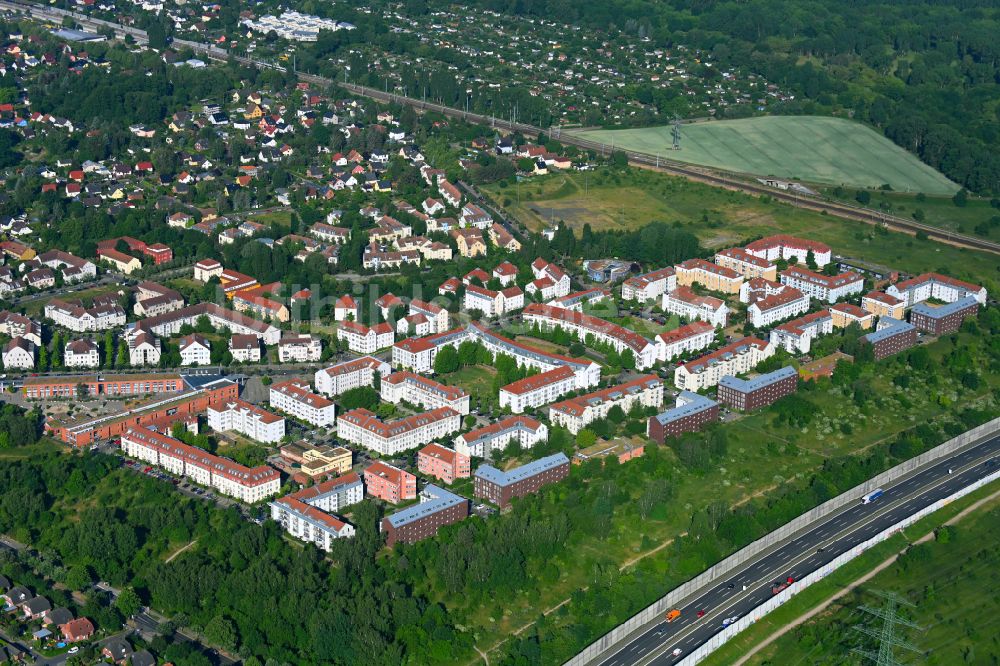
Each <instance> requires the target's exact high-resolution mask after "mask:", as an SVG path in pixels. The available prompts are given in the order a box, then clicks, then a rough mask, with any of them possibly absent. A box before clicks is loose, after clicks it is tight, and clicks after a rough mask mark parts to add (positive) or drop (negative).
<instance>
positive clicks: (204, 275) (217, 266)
mask: <svg viewBox="0 0 1000 666" xmlns="http://www.w3.org/2000/svg"><path fill="white" fill-rule="evenodd" d="M222 271H223V268H222V264H221V263H219V262H218V261H216V260H215V259H202V260H201V261H199V262H198V263H196V264H195V265H194V279H195V280H197V281H198V282H208V281H209V280H211V279H212V278H214V277H221V276H222Z"/></svg>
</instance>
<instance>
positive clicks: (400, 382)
mask: <svg viewBox="0 0 1000 666" xmlns="http://www.w3.org/2000/svg"><path fill="white" fill-rule="evenodd" d="M381 389H382V390H381V395H382V400H383V401H385V402H391V403H393V404H399V403H400V402H408V403H410V404H411V405H418V406H420V407H423V408H424V409H437V408H439V407H448V408H450V409H452V410H454V411H456V412H458V413H459V414H462V415H465V414H468V413H469V394H468V393H467V392H466V391H465V390H464V389H462V388H460V387H457V386H448V385H446V384H442V383H441V382H438V381H435V380H433V379H431V378H430V377H424V376H422V375H418V374H415V373H413V372H409V371H407V370H401V371H399V372H394V373H392V374H391V375H389V376H388V377H383V378H382V386H381Z"/></svg>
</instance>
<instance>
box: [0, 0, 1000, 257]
mask: <svg viewBox="0 0 1000 666" xmlns="http://www.w3.org/2000/svg"><path fill="white" fill-rule="evenodd" d="M0 8H3V9H8V10H12V11H22V12H28V13H30V14H31V15H32V16H35V17H38V18H42V19H44V20H49V21H60V20H61V19H62V18H63V17H66V16H68V17H71V18H73V19H74V20H75V21H77V22H79V23H81V24H82V25H85V26H91V27H94V28H97V29H100V28H111V29H113V30H115V31H116V33H120V34H127V35H131V36H132V37H133V39H135V40H136V41H137V42H139V43H145V42H146V41H147V39H146V33H145V32H144V31H143V30H140V29H138V28H133V27H130V26H123V25H120V24H117V23H112V22H110V21H104V20H101V19H95V18H92V17H89V16H86V15H83V14H78V13H76V12H71V11H66V10H62V9H56V8H53V7H43V6H39V5H36V4H34V3H30V2H26V1H25V0H0ZM174 43H175V44H176V45H178V46H185V47H188V48H190V49H192V50H193V51H195V52H196V53H201V54H204V55H205V56H206V57H208V58H210V59H212V60H218V61H226V60H230V59H232V60H236V61H237V62H240V63H242V64H245V65H250V66H252V67H257V68H261V69H273V70H276V71H281V72H287V68H285V67H283V66H281V65H279V64H277V63H273V62H268V61H264V60H258V59H254V58H249V57H246V56H240V55H236V54H232V53H229V52H228V51H226V50H225V49H221V48H219V47H217V46H213V45H211V44H207V43H199V42H194V41H190V40H184V39H175V40H174ZM295 75H296V76H297V77H298V78H299V79H300V80H302V81H305V82H307V83H312V84H315V85H317V86H322V87H324V88H326V89H329V88H330V87H332V86H339V87H341V88H343V89H345V90H347V91H349V92H351V93H354V94H356V95H361V96H364V97H369V98H371V99H375V100H378V101H382V102H389V103H395V104H406V105H409V106H412V107H414V108H415V109H419V110H424V111H434V112H437V113H440V114H442V115H445V116H447V117H449V118H456V119H463V120H467V121H469V122H473V123H476V124H481V125H488V126H489V127H494V128H497V129H501V130H507V131H511V132H515V131H516V132H520V133H521V134H525V135H527V136H535V137H537V136H538V135H539V134H540V133H543V132H545V133H549V134H550V135H551V132H552V128H542V127H537V126H535V125H529V124H527V123H519V122H512V121H510V120H504V119H502V118H496V117H493V116H486V115H482V114H477V113H471V112H468V111H463V110H461V109H456V108H454V107H450V106H445V105H443V104H437V103H435V102H428V101H426V100H421V99H416V98H413V97H406V96H403V95H397V94H395V93H391V92H388V91H382V90H378V89H375V88H369V87H367V86H361V85H357V84H354V83H349V82H345V81H334V80H332V79H328V78H326V77H322V76H317V75H315V74H308V73H305V72H296V73H295ZM558 140H559V141H560V142H561V143H564V144H568V145H572V146H576V147H577V148H582V149H584V150H594V151H597V152H600V153H602V154H604V155H608V154H609V153H610V152H611V149H612V147H611V146H609V145H608V144H605V143H600V142H597V141H591V140H589V139H585V138H583V137H580V136H576V135H572V134H565V133H562V132H559V134H558ZM622 152H624V153H625V155H626V157H627V159H628V162H629V163H630V164H633V165H636V166H640V167H642V168H646V169H652V170H654V171H659V172H662V173H667V174H670V175H674V176H680V177H682V178H687V179H688V180H692V181H696V182H700V183H705V184H707V185H712V186H714V187H721V188H724V189H728V190H733V191H738V192H743V193H745V194H751V195H753V196H767V197H770V198H772V199H774V200H777V201H781V202H782V203H786V204H789V205H792V206H796V207H798V208H802V209H805V210H812V211H816V212H820V213H826V214H827V215H832V216H834V217H839V218H842V219H847V220H852V221H855V222H862V223H864V224H871V225H875V226H883V227H886V228H888V229H892V230H894V231H900V232H903V233H907V234H913V235H916V234H919V233H923V234H926V235H927V237H928V238H933V239H934V240H937V241H941V242H944V243H948V244H950V245H955V246H958V247H964V248H969V249H973V250H981V251H984V252H992V253H994V254H1000V243H995V242H993V241H989V240H985V239H982V238H977V237H975V236H969V235H966V234H958V233H954V232H951V231H948V230H947V229H941V228H939V227H934V226H931V225H929V224H923V223H920V222H917V221H916V220H909V219H907V218H903V217H898V216H896V215H889V214H888V213H884V212H882V211H878V210H874V209H870V208H863V207H860V206H852V205H850V204H845V203H841V202H837V201H831V200H829V199H824V198H821V197H818V196H807V195H804V194H797V193H795V192H789V191H787V190H780V189H776V188H772V187H767V186H765V185H761V184H760V183H757V182H755V181H754V180H753V176H752V175H750V174H741V175H729V174H723V173H720V172H718V171H714V170H712V169H707V168H701V167H697V166H692V165H690V164H685V163H683V162H678V161H676V160H670V159H665V158H663V157H660V156H658V155H652V154H649V153H641V152H635V151H622Z"/></svg>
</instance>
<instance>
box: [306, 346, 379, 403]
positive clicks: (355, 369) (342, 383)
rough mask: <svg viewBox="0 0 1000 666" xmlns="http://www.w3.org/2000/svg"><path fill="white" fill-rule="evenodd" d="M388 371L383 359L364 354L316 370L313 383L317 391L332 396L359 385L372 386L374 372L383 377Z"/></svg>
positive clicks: (373, 383)
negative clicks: (360, 356)
mask: <svg viewBox="0 0 1000 666" xmlns="http://www.w3.org/2000/svg"><path fill="white" fill-rule="evenodd" d="M390 372H392V368H391V367H390V366H389V364H388V363H386V362H385V361H380V360H379V359H377V358H375V357H373V356H364V357H362V358H358V359H354V360H351V361H344V362H343V363H338V364H337V365H333V366H330V367H329V368H323V369H322V370H317V371H316V374H315V376H314V377H313V383H314V384H315V385H316V392H317V393H322V394H323V395H327V396H331V397H332V396H337V395H340V394H341V393H343V392H345V391H350V390H351V389H353V388H358V387H359V386H374V385H375V375H376V374H378V375H379V376H381V377H385V376H387V375H388V374H389V373H390Z"/></svg>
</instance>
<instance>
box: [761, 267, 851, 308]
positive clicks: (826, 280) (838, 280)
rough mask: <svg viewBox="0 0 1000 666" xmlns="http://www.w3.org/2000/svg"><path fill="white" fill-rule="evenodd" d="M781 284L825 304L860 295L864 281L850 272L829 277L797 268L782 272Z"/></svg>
mask: <svg viewBox="0 0 1000 666" xmlns="http://www.w3.org/2000/svg"><path fill="white" fill-rule="evenodd" d="M781 284H784V285H788V286H789V287H795V288H796V289H798V290H799V291H801V292H802V293H803V294H806V295H807V296H811V297H813V298H816V299H819V300H821V301H826V302H827V303H833V302H834V301H836V300H838V299H841V298H844V297H846V296H850V295H851V294H860V293H861V292H862V291H864V289H865V279H864V278H863V277H861V276H860V275H858V274H857V273H854V272H852V271H847V272H844V273H841V274H840V275H833V276H830V275H823V274H822V273H817V272H816V271H811V270H809V269H808V268H800V267H799V266H792V267H791V268H789V269H788V270H786V271H782V272H781Z"/></svg>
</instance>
